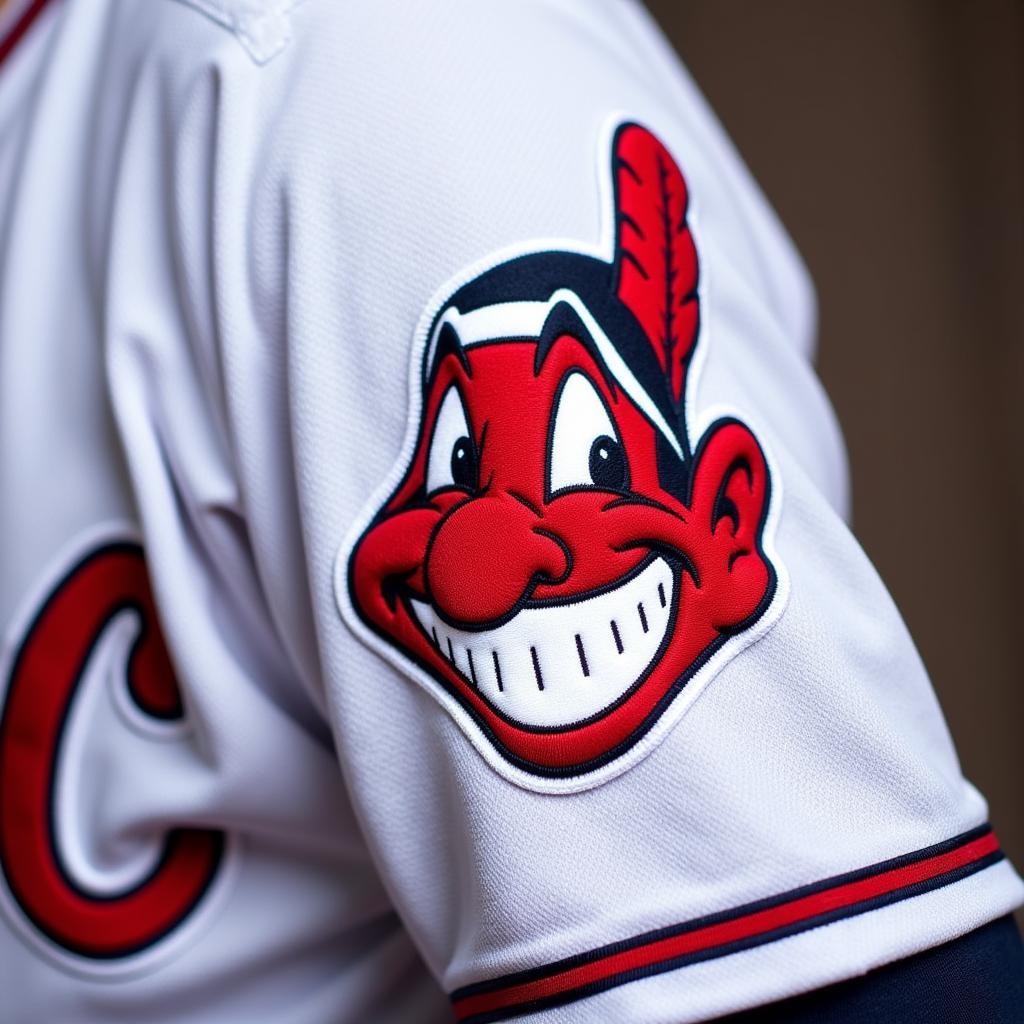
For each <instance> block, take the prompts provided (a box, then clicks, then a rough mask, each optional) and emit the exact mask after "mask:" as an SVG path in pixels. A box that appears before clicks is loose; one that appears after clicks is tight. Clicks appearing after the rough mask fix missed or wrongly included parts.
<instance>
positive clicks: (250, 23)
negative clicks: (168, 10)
mask: <svg viewBox="0 0 1024 1024" xmlns="http://www.w3.org/2000/svg"><path fill="white" fill-rule="evenodd" d="M174 2H176V3H180V4H184V5H185V6H187V7H192V8H194V9H195V10H197V11H199V12H200V13H201V14H204V15H206V17H208V18H209V19H210V20H211V21H215V22H216V23H217V24H218V25H220V26H222V27H223V28H226V29H227V30H228V31H229V32H231V33H232V34H234V35H235V36H236V37H237V38H238V41H239V42H240V43H241V44H242V46H243V47H244V48H245V50H246V52H247V53H248V54H249V56H250V57H251V58H252V59H253V61H254V62H255V63H257V64H266V63H267V62H268V61H270V60H272V59H273V58H274V57H276V56H277V55H278V54H279V53H280V52H281V51H282V50H283V49H284V48H285V47H286V46H287V45H288V43H289V42H290V41H291V37H292V31H291V18H290V14H291V11H292V8H294V7H296V6H297V5H298V4H300V3H302V2H303V0H174Z"/></svg>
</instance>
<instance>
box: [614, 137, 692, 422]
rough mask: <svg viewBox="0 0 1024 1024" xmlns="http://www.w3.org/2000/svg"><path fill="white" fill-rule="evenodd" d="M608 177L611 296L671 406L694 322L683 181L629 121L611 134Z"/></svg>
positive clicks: (663, 152)
mask: <svg viewBox="0 0 1024 1024" xmlns="http://www.w3.org/2000/svg"><path fill="white" fill-rule="evenodd" d="M612 173H613V175H614V178H615V219H616V232H615V269H616V281H617V287H616V293H617V294H618V296H619V298H620V299H621V300H622V301H623V302H624V303H625V304H626V306H627V307H629V310H630V311H631V312H632V314H633V315H634V316H635V317H636V319H637V320H638V321H639V323H640V326H641V327H642V328H643V330H644V333H645V334H646V335H647V340H648V341H649V342H650V343H651V347H652V348H653V349H654V352H655V354H656V355H657V357H658V362H659V363H661V368H662V370H664V372H665V375H666V377H667V378H668V382H669V387H670V389H671V393H672V398H673V400H674V401H675V403H676V405H677V406H678V405H680V404H681V403H682V400H683V389H684V383H685V380H686V368H687V365H688V363H689V360H690V356H691V355H692V354H693V348H694V344H695V343H696V341H697V329H698V322H699V311H698V299H697V250H696V248H695V247H694V244H693V236H692V235H691V234H690V228H689V226H688V224H687V222H686V211H687V206H688V202H689V196H688V193H687V188H686V182H685V180H684V179H683V175H682V172H681V171H680V170H679V168H678V166H676V162H675V161H674V160H673V159H672V156H671V154H670V153H669V151H668V150H667V149H666V148H665V147H664V145H662V143H661V142H660V140H659V139H657V138H656V137H655V136H654V135H652V134H651V133H650V132H649V131H648V130H647V129H646V128H642V127H640V125H636V124H628V125H624V126H623V127H622V128H620V129H619V131H618V132H617V134H616V137H615V146H614V152H613V154H612Z"/></svg>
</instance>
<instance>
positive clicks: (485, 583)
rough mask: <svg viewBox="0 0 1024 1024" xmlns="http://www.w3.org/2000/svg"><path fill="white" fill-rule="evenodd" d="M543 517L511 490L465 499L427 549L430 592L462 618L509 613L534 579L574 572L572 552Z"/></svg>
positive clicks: (445, 611) (489, 618) (549, 579)
mask: <svg viewBox="0 0 1024 1024" xmlns="http://www.w3.org/2000/svg"><path fill="white" fill-rule="evenodd" d="M542 522H543V520H542V518H541V517H540V516H539V515H538V514H537V512H535V511H534V510H533V509H532V508H531V507H529V506H528V505H527V504H525V503H524V502H522V501H520V500H518V499H516V498H514V497H512V496H511V495H508V494H490V495H484V496H483V497H479V498H473V499H472V500H470V501H467V502H466V503H465V504H463V505H460V506H459V507H458V508H456V509H455V511H454V512H452V513H451V514H450V515H449V516H448V518H447V519H445V520H444V522H442V523H441V525H440V526H439V527H438V529H437V532H436V533H435V534H434V538H433V540H432V542H431V544H430V548H429V551H428V555H427V564H426V576H427V585H428V586H429V587H430V593H431V597H432V598H433V600H434V604H435V605H436V606H437V608H438V609H439V610H440V611H441V612H442V613H443V614H445V615H446V616H448V617H449V618H451V619H455V620H458V621H460V622H477V623H483V622H491V621H493V620H494V619H498V618H501V617H502V616H504V615H507V614H508V613H509V612H510V611H511V610H512V608H513V607H514V606H515V604H516V602H517V601H519V599H520V598H521V597H522V596H523V594H524V593H525V592H526V591H527V589H528V588H529V587H530V586H531V584H533V583H536V582H537V581H543V582H546V583H553V582H556V581H558V580H561V579H563V578H564V577H565V576H566V575H567V574H568V572H569V568H570V563H569V553H568V550H567V549H566V547H565V546H564V544H562V543H561V542H560V541H559V540H557V539H556V538H555V536H554V534H551V533H548V532H546V531H545V530H544V527H543V526H542Z"/></svg>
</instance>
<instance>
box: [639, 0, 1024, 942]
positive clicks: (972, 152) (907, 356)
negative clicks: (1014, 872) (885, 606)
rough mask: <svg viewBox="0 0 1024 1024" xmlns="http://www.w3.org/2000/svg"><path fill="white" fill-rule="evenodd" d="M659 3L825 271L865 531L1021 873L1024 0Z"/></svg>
mask: <svg viewBox="0 0 1024 1024" xmlns="http://www.w3.org/2000/svg"><path fill="white" fill-rule="evenodd" d="M648 6H649V7H650V9H651V11H652V13H653V14H654V16H655V17H656V18H657V19H658V20H659V21H660V22H661V24H662V26H663V28H664V29H665V31H666V32H667V34H668V36H669V38H670V39H671V40H672V42H673V43H674V45H675V47H676V49H677V50H678V51H679V53H680V54H681V55H682V57H683V60H684V61H685V63H686V64H687V66H688V67H689V69H690V71H691V72H692V73H693V75H694V77H695V78H696V80H697V82H698V84H699V85H700V86H701V88H702V89H703V90H704V92H705V94H706V95H707V96H708V98H709V100H710V102H711V104H712V106H713V107H714V108H715V110H716V112H717V114H718V116H719V117H720V119H721V120H722V122H723V123H724V124H725V127H726V129H727V130H728V131H729V133H730V134H731V136H732V138H733V140H734V141H735V142H736V144H737V146H738V147H739V149H740V152H741V153H742V154H743V156H744V158H745V159H746V161H747V163H748V164H749V166H750V168H751V169H752V171H753V173H754V175H755V177H756V178H757V179H758V181H759V182H760V184H761V186H762V187H763V188H764V190H765V192H766V193H767V195H768V197H769V199H770V200H771V202H772V203H773V205H774V206H775V208H776V210H777V211H778V212H779V215H780V216H781V218H782V220H783V222H784V223H785V224H786V226H787V228H788V229H789V231H790V233H791V234H792V236H793V238H794V239H795V240H796V243H797V245H798V246H799V248H800V250H801V252H802V254H803V256H804V259H805V260H806V261H807V263H808V265H809V267H810V269H811V273H812V274H813V276H814V279H815V282H816V284H817V287H818V297H819V302H820V313H821V321H820V328H821V329H820V354H819V369H820V373H821V376H822V378H823V379H824V382H825V386H826V387H827V389H828V391H829V394H830V395H831V397H832V400H833V402H834V404H835V406H836V409H837V411H838V414H839V419H840V421H841V423H842V426H843V429H844V431H845V434H846V440H847V445H848V447H849V452H850V461H851V468H852V475H853V497H854V530H855V532H856V534H857V536H858V538H859V539H860V541H861V543H862V544H863V545H864V547H865V549H866V550H867V552H868V554H869V555H870V556H871V558H872V559H873V561H874V562H875V564H876V565H877V566H878V568H879V570H880V572H881V574H882V576H883V578H884V579H885V580H886V582H887V584H888V585H889V588H890V590H891V591H892V592H893V594H894V595H895V598H896V601H897V602H898V604H899V605H900V608H901V609H902V611H903V614H904V616H905V618H906V620H907V621H908V623H909V625H910V629H911V632H912V633H913V635H914V637H915V639H916V641H917V644H918V646H919V648H920V650H921V653H922V655H923V656H924V660H925V662H926V664H927V665H928V668H929V670H930V672H931V675H932V679H933V681H934V683H935V687H936V689H937V691H938V694H939V698H940V700H941V701H942V705H943V707H944V709H945V711H946V716H947V718H948V720H949V724H950V728H951V729H952V732H953V736H954V738H955V739H956V742H957V746H958V748H959V751H960V757H961V761H962V763H963V766H964V770H965V772H966V773H967V775H968V776H969V777H970V778H971V779H972V780H973V781H974V782H975V783H976V784H977V785H978V786H979V787H980V788H981V789H982V791H983V792H984V793H985V794H986V796H987V797H988V799H989V803H990V807H991V817H992V821H993V822H994V824H995V826H996V829H997V830H998V832H999V834H1000V836H1001V838H1002V840H1003V846H1004V848H1005V849H1006V850H1007V852H1008V853H1009V854H1010V856H1011V857H1012V858H1013V859H1014V860H1015V862H1016V865H1017V867H1018V869H1022V868H1024V797H1022V794H1021V785H1022V783H1024V742H1022V730H1021V726H1022V718H1024V475H1022V471H1024V456H1022V453H1024V329H1022V326H1021V323H1022V314H1024V309H1022V308H1021V302H1020V298H1021V294H1022V292H1024V287H1022V285H1024V4H1022V3H1021V2H1020V0H974V2H968V0H960V2H952V0H950V2H942V0H866V2H865V0H859V2H857V3H853V2H850V0H848V2H844V3H840V2H836V0H830V2H828V3H820V2H817V3H816V2H811V0H770V2H755V0H745V2H744V0H651V2H650V3H649V5H648ZM1022 923H1024V920H1022Z"/></svg>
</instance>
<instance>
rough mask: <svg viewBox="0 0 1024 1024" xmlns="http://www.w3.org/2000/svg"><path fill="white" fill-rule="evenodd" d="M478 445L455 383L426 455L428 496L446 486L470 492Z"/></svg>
mask: <svg viewBox="0 0 1024 1024" xmlns="http://www.w3.org/2000/svg"><path fill="white" fill-rule="evenodd" d="M476 462H477V457H476V445H474V444H473V436H472V434H471V433H470V431H469V424H468V422H467V420H466V410H465V408H464V407H463V405H462V396H461V395H460V394H459V389H458V388H457V387H455V385H454V384H453V385H452V386H451V387H450V388H449V389H448V391H447V393H446V394H445V396H444V398H443V399H442V400H441V408H440V409H439V410H438V413H437V420H436V421H435V423H434V436H433V437H432V438H431V440H430V453H429V455H428V456H427V493H428V494H433V493H434V491H438V490H441V489H442V488H444V487H461V488H463V489H465V490H468V491H471V490H473V488H475V487H476V478H477V466H476Z"/></svg>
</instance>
